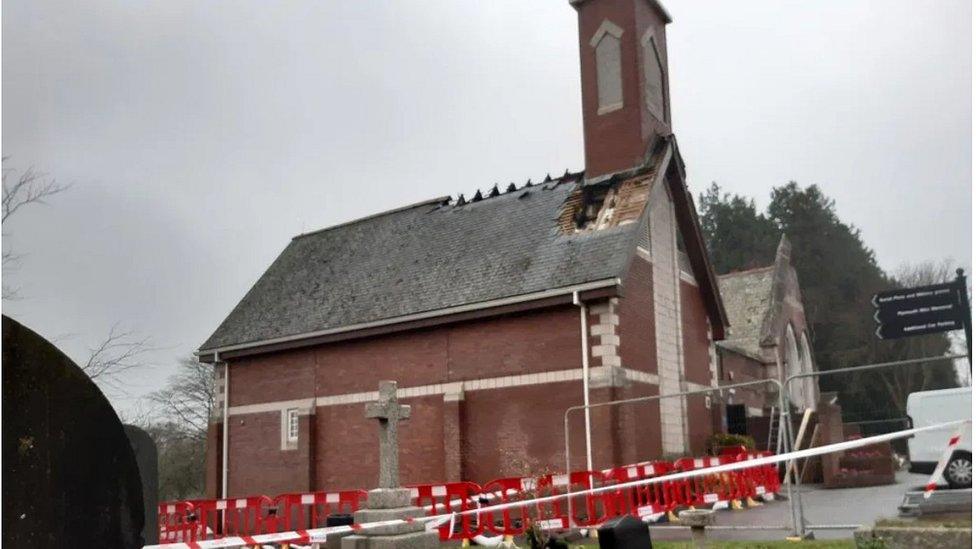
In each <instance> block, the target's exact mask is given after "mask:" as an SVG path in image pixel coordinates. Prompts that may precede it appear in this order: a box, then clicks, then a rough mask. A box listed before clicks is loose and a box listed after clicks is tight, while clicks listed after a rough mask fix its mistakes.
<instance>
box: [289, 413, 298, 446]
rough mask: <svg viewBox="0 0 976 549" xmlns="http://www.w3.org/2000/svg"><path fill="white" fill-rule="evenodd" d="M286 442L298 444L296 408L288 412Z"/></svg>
mask: <svg viewBox="0 0 976 549" xmlns="http://www.w3.org/2000/svg"><path fill="white" fill-rule="evenodd" d="M286 425H287V427H288V442H298V408H292V409H291V410H288V415H287V423H286Z"/></svg>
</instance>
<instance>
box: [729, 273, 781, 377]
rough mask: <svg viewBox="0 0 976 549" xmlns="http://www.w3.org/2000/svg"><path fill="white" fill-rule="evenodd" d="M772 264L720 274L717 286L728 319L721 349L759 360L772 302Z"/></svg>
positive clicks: (773, 274) (773, 276) (773, 277)
mask: <svg viewBox="0 0 976 549" xmlns="http://www.w3.org/2000/svg"><path fill="white" fill-rule="evenodd" d="M774 280H775V265H770V266H769V267H762V268H759V269H750V270H748V271H741V272H736V273H729V274H725V275H719V277H718V286H719V291H721V292H722V301H723V302H724V303H725V311H726V313H727V314H728V318H729V326H730V327H729V331H728V333H727V336H726V339H725V340H724V341H722V342H721V343H720V344H721V345H722V346H723V347H727V348H731V349H733V350H736V351H739V352H741V353H745V354H747V355H749V356H752V357H754V358H757V359H761V358H762V351H761V348H760V342H761V341H762V340H763V338H764V336H765V334H763V328H764V326H763V324H764V320H765V319H766V316H767V315H768V314H769V311H770V306H771V305H772V301H773V282H774Z"/></svg>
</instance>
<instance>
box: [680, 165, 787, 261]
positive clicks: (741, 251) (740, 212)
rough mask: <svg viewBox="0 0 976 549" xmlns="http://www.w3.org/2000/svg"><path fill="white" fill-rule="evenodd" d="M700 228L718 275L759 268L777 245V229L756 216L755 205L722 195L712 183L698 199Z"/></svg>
mask: <svg viewBox="0 0 976 549" xmlns="http://www.w3.org/2000/svg"><path fill="white" fill-rule="evenodd" d="M699 208H700V209H701V226H702V232H703V233H704V236H705V243H706V246H707V247H708V253H709V255H710V256H711V259H712V265H713V267H714V268H715V270H716V272H718V273H728V272H731V271H741V270H745V269H752V268H755V267H763V266H766V265H768V264H769V263H770V258H772V257H774V255H775V253H776V244H777V243H778V242H779V234H778V233H779V228H778V227H777V226H776V224H775V223H774V222H773V221H772V220H770V219H768V218H766V217H765V216H764V215H762V214H760V213H757V212H756V202H755V201H754V200H752V199H746V198H743V197H741V196H739V195H730V194H729V193H724V194H723V193H722V192H721V189H720V188H719V186H718V184H717V183H714V182H713V183H712V185H711V186H710V187H709V188H708V190H707V191H705V193H703V194H701V195H699Z"/></svg>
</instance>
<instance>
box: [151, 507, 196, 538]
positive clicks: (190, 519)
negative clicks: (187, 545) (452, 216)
mask: <svg viewBox="0 0 976 549" xmlns="http://www.w3.org/2000/svg"><path fill="white" fill-rule="evenodd" d="M193 507H194V506H193V504H192V503H190V502H189V501H164V502H162V503H160V504H159V506H158V507H157V509H158V517H157V525H158V528H159V543H177V542H181V541H189V540H192V539H196V537H195V535H194V534H192V533H191V532H192V531H193V530H195V529H197V528H198V526H199V525H198V523H197V521H196V515H195V514H194V513H193ZM191 536H194V537H191Z"/></svg>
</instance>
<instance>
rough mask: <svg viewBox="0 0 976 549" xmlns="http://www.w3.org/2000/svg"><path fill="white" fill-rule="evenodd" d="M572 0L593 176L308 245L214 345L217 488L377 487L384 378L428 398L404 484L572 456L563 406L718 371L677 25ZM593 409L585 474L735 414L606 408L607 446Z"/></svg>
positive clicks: (210, 348)
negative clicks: (376, 418)
mask: <svg viewBox="0 0 976 549" xmlns="http://www.w3.org/2000/svg"><path fill="white" fill-rule="evenodd" d="M570 4H571V7H572V8H573V9H575V10H576V11H577V13H578V25H579V48H580V60H581V84H582V104H583V122H584V140H585V170H584V171H583V172H580V173H569V172H567V173H566V174H564V175H562V176H559V177H556V178H552V177H546V178H545V180H543V181H538V182H529V183H527V184H525V185H524V186H515V185H510V186H509V187H508V188H498V187H495V188H492V189H491V190H490V191H488V192H485V193H481V192H478V193H477V194H475V195H474V196H473V197H469V198H465V197H463V196H459V197H457V198H450V197H439V198H433V199H431V200H428V201H425V202H421V203H418V204H412V205H409V206H405V207H403V208H399V209H396V210H393V211H388V212H383V213H378V214H376V215H373V216H370V217H367V218H364V219H359V220H356V221H352V222H349V223H344V224H341V225H337V226H334V227H329V228H326V229H322V230H320V231H316V232H311V233H307V234H302V235H299V236H296V237H295V238H293V239H292V241H291V242H290V243H289V244H288V245H287V247H285V249H284V251H282V252H281V255H279V256H278V258H277V259H276V260H275V261H274V263H272V265H271V266H270V267H269V268H268V270H267V271H266V272H265V273H264V274H263V275H262V276H261V277H260V279H259V280H258V281H257V282H256V283H255V285H254V286H253V287H252V288H251V289H250V291H248V292H247V294H246V295H245V296H244V297H243V299H242V300H241V301H240V303H238V305H237V306H236V307H235V308H234V309H233V310H232V311H231V312H230V314H229V315H228V316H227V318H226V319H225V320H224V321H223V322H222V323H221V324H220V326H219V327H218V328H217V329H216V331H215V332H214V333H213V335H211V336H210V338H209V339H207V341H206V342H205V343H204V344H203V345H202V346H201V347H200V349H199V351H198V355H199V358H200V360H201V361H204V362H209V363H213V364H214V365H215V366H216V368H215V372H216V375H217V389H218V402H217V405H216V406H215V417H214V418H213V421H212V423H211V425H210V430H209V436H208V449H207V452H208V454H207V455H208V457H207V491H208V495H209V496H211V497H220V496H224V497H235V496H241V495H246V494H255V493H264V494H278V493H285V492H298V491H309V490H323V489H330V490H332V489H346V488H367V489H368V488H372V487H374V484H375V482H376V476H375V475H376V470H377V460H378V449H377V443H376V428H375V425H374V424H373V423H374V422H372V421H370V420H367V419H366V418H365V417H364V414H363V410H364V403H366V402H368V401H371V400H375V399H376V397H377V392H376V391H377V384H378V382H379V381H380V380H383V379H392V380H396V381H397V382H398V384H399V391H398V395H399V397H400V399H401V401H402V402H403V403H405V404H409V405H411V407H412V416H411V418H410V420H409V421H407V422H406V423H405V424H403V425H402V426H401V429H400V448H401V450H400V467H401V479H402V480H403V482H405V483H423V482H439V481H453V480H462V479H463V480H472V481H475V482H484V481H487V480H490V479H492V478H498V477H502V476H514V475H523V474H528V473H530V472H540V471H543V470H546V469H548V470H552V471H556V470H562V469H563V468H564V467H565V465H564V453H563V445H564V436H563V414H564V412H565V411H566V409H567V408H569V407H571V406H577V405H580V404H582V403H583V402H584V401H585V400H588V401H589V402H590V403H599V402H606V401H611V400H618V399H623V398H631V397H638V396H646V395H654V394H659V393H676V392H679V391H682V390H692V389H698V388H705V387H709V386H714V385H716V384H718V383H719V382H720V373H719V371H718V366H717V358H716V346H715V342H716V341H718V340H721V339H723V338H724V337H725V334H726V329H727V327H728V320H727V317H726V312H725V309H724V306H723V302H722V298H721V296H720V288H719V284H718V281H717V279H716V277H715V275H714V273H713V272H712V268H711V266H710V264H709V261H708V258H707V255H706V252H705V245H704V242H703V240H702V234H701V231H700V228H699V224H698V218H697V214H696V212H695V207H694V204H693V202H692V197H691V194H690V193H689V191H688V189H687V187H686V185H685V165H684V163H683V161H682V158H681V154H680V153H679V150H678V147H677V142H676V140H675V137H674V133H673V131H672V126H671V108H670V100H671V97H670V93H669V88H668V56H667V40H666V32H665V27H666V25H667V24H668V23H670V22H671V18H670V16H669V15H668V13H667V11H665V9H664V8H663V7H662V6H661V5H660V4H659V3H658V2H657V1H656V0H571V1H570ZM473 250H476V252H473ZM584 372H586V373H588V379H587V380H584ZM584 393H587V394H584ZM584 422H585V420H584V417H583V415H582V414H576V415H574V416H573V422H572V425H571V427H572V429H571V432H572V436H571V437H570V438H571V458H572V467H573V469H582V468H585V467H587V452H588V450H587V446H589V447H590V450H589V454H590V456H589V457H590V459H591V460H592V464H591V466H592V467H593V468H596V469H599V468H605V467H608V466H611V465H615V464H624V463H632V462H636V461H641V460H645V459H656V458H662V457H670V456H677V455H689V454H701V453H702V452H703V451H704V449H705V444H706V440H707V439H708V438H709V436H710V435H711V434H712V433H713V432H714V431H716V430H717V429H720V428H721V426H722V424H723V418H722V411H720V410H718V406H713V405H712V400H711V399H710V398H706V397H704V396H697V397H692V398H689V399H687V400H686V401H683V400H681V399H674V398H672V399H665V400H663V401H660V402H654V403H653V404H646V403H645V404H641V405H633V406H625V407H617V408H612V409H610V408H602V409H597V410H594V411H593V413H592V414H591V417H590V429H589V430H590V433H591V437H590V438H591V440H590V443H589V445H588V444H587V441H586V437H585V436H584V434H585V432H586V429H585V425H584ZM527 468H528V469H529V470H526V469H527Z"/></svg>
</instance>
